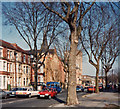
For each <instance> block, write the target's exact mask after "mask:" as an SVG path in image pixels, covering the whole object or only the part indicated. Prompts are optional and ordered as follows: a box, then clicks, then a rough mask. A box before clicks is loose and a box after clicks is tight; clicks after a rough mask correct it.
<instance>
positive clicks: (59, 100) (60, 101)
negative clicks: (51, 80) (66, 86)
mask: <svg viewBox="0 0 120 109" xmlns="http://www.w3.org/2000/svg"><path fill="white" fill-rule="evenodd" d="M53 99H54V100H56V101H58V102H59V103H66V102H65V101H63V100H61V99H59V98H57V97H54V98H53Z"/></svg>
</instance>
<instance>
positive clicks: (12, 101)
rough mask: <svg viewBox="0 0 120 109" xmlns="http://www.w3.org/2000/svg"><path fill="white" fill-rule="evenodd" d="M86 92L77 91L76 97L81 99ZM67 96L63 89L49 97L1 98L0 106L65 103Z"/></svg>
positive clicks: (38, 105)
mask: <svg viewBox="0 0 120 109" xmlns="http://www.w3.org/2000/svg"><path fill="white" fill-rule="evenodd" d="M85 94H86V92H78V93H77V95H78V99H82V96H83V95H85ZM66 97H67V92H66V91H63V92H61V93H59V94H58V95H57V96H56V97H55V98H51V99H45V98H41V99H37V97H32V98H8V99H3V100H2V108H5V107H49V106H50V105H53V104H59V103H65V102H66Z"/></svg>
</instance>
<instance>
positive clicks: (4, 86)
mask: <svg viewBox="0 0 120 109" xmlns="http://www.w3.org/2000/svg"><path fill="white" fill-rule="evenodd" d="M3 86H4V88H5V76H3Z"/></svg>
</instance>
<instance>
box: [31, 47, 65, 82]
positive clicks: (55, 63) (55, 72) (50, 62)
mask: <svg viewBox="0 0 120 109" xmlns="http://www.w3.org/2000/svg"><path fill="white" fill-rule="evenodd" d="M42 60H43V59H41V60H40V61H41V62H42ZM32 64H34V63H32ZM38 66H39V65H38ZM37 75H38V79H37V81H38V82H44V83H47V82H60V83H62V84H64V81H65V72H64V67H63V63H62V62H61V60H60V58H59V57H58V55H57V52H56V49H49V51H48V53H47V55H46V57H45V61H44V65H42V66H41V67H40V69H38V73H37ZM31 80H32V82H34V81H35V79H34V70H33V69H32V79H31Z"/></svg>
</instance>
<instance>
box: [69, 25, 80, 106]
mask: <svg viewBox="0 0 120 109" xmlns="http://www.w3.org/2000/svg"><path fill="white" fill-rule="evenodd" d="M76 40H78V38H77V35H76V27H75V26H74V28H72V30H71V46H70V55H69V74H68V92H67V105H73V104H78V99H77V94H76V51H77V43H76Z"/></svg>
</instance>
